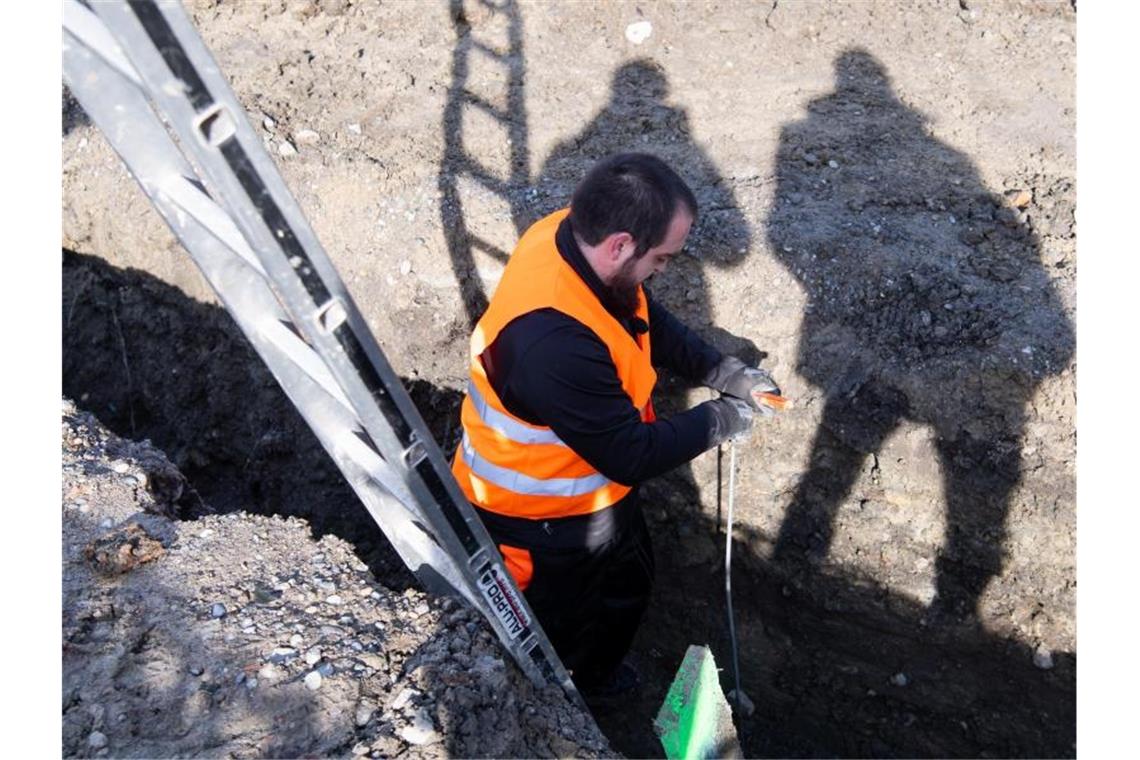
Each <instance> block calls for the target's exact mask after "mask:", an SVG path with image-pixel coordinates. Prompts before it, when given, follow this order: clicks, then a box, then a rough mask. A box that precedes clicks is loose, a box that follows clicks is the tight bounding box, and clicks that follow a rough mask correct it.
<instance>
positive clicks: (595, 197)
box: [570, 153, 697, 258]
mask: <svg viewBox="0 0 1140 760" xmlns="http://www.w3.org/2000/svg"><path fill="white" fill-rule="evenodd" d="M681 204H684V205H685V206H686V207H687V208H688V211H689V213H690V214H691V215H692V217H693V220H694V221H696V218H697V199H696V197H695V196H694V195H693V191H692V190H690V189H689V186H688V185H686V184H685V180H683V179H681V178H680V177H679V176H678V175H677V173H676V172H675V171H673V170H672V169H670V168H669V166H668V165H667V164H666V163H665V162H664V161H662V160H661V159H659V158H657V157H656V156H651V155H649V154H648V153H619V154H617V155H614V156H610V157H609V158H604V159H602V160H601V161H599V162H598V163H597V164H595V165H594V167H593V168H592V169H590V172H589V173H588V174H587V175H586V176H585V177H584V178H583V179H582V181H581V182H580V183H578V187H577V188H576V189H575V190H574V197H573V199H572V200H571V201H570V225H571V227H572V228H573V229H574V234H576V235H577V236H578V237H580V238H581V239H582V240H583V241H584V242H585V243H586V244H587V245H597V244H598V243H600V242H602V241H603V240H605V239H606V237H608V236H609V235H612V234H613V233H615V232H628V233H629V234H630V235H632V236H633V239H634V241H635V243H636V248H635V249H634V252H635V255H636V256H637V257H638V258H640V257H642V256H644V255H645V253H646V252H647V251H648V250H649V249H650V248H653V247H655V246H658V245H661V243H662V241H664V240H665V235H666V234H668V232H669V222H671V221H672V220H673V215H674V214H675V213H676V212H677V207H678V206H680V205H681Z"/></svg>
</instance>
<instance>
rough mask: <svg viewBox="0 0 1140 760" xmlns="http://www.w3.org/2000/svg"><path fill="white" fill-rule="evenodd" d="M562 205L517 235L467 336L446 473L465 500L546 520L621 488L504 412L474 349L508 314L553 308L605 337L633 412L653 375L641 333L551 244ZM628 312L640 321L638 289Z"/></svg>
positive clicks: (646, 403) (598, 503) (649, 412)
mask: <svg viewBox="0 0 1140 760" xmlns="http://www.w3.org/2000/svg"><path fill="white" fill-rule="evenodd" d="M568 213H569V209H563V210H561V211H556V212H555V213H553V214H551V215H550V216H547V217H545V218H543V219H540V220H539V221H538V222H536V223H535V224H534V225H533V226H531V228H530V229H528V230H527V231H526V233H525V234H523V236H522V239H520V240H519V242H518V245H517V246H516V247H515V250H514V253H512V254H511V258H510V260H509V261H508V262H507V266H506V268H505V269H504V270H503V277H502V279H501V280H500V282H499V287H498V289H497V290H496V291H495V295H494V298H492V299H491V305H490V306H489V307H488V308H487V311H486V313H484V314H483V317H482V318H481V319H480V320H479V323H478V324H477V325H476V326H475V332H474V334H473V335H472V336H471V357H470V358H471V379H470V382H469V383H468V386H467V397H466V398H464V399H463V408H462V413H461V419H462V422H463V440H462V442H461V443H460V446H459V449H458V450H457V451H456V452H455V460H454V461H453V462H452V473H453V474H454V475H455V479H456V480H457V481H459V487H460V488H462V489H463V492H464V493H465V494H466V495H467V498H468V500H470V501H471V503H473V504H475V505H476V506H478V507H481V508H482V509H486V510H488V511H490V512H495V513H498V514H502V515H508V516H512V517H524V518H530V519H535V520H539V519H545V518H550V517H569V516H572V515H583V514H589V513H591V512H596V511H598V510H600V509H605V508H606V507H609V506H611V505H613V504H615V503H617V502H618V501H619V500H620V499H621V498H622V497H623V496H625V495H626V494H627V493H629V491H630V487H629V486H626V485H622V484H621V483H617V482H615V481H612V480H610V479H609V478H607V477H606V476H605V475H602V474H601V473H600V472H598V471H597V470H595V469H594V468H593V467H592V466H591V465H590V464H589V463H588V462H586V460H584V459H582V457H580V456H578V454H577V453H575V452H574V450H573V449H571V448H570V447H569V446H567V445H566V444H565V443H563V442H562V441H561V440H560V439H559V438H558V436H557V435H555V433H554V431H553V430H551V429H550V428H549V427H543V426H536V425H533V424H531V423H529V422H525V421H524V420H522V419H520V418H518V417H516V416H515V415H513V414H511V413H510V412H509V411H507V409H506V407H505V406H503V402H502V401H501V400H500V399H499V397H498V396H497V395H496V394H495V390H494V389H493V388H492V387H491V383H490V382H489V381H488V380H487V373H486V370H485V369H484V368H483V363H482V362H481V361H480V360H479V357H480V355H481V354H482V353H483V351H484V350H485V349H486V348H487V346H489V345H491V344H492V343H493V342H494V340H495V338H497V337H498V335H499V331H500V330H502V329H503V328H504V327H506V326H507V325H508V324H509V323H510V322H511V321H512V320H514V319H515V318H517V317H520V316H522V315H523V314H527V313H529V312H532V311H535V310H536V309H544V308H553V309H557V310H558V311H560V312H562V313H563V314H566V315H567V316H569V317H572V318H574V319H575V320H577V321H578V322H581V323H582V324H583V325H585V326H586V327H588V328H589V329H591V330H592V331H593V332H594V334H595V335H597V336H598V338H599V339H600V340H601V341H602V342H603V343H604V344H605V345H606V347H607V348H608V349H609V351H610V358H611V359H613V363H614V367H615V368H616V369H617V374H618V378H619V379H620V380H621V386H622V389H623V390H625V392H626V394H628V395H629V398H630V401H632V402H633V405H634V406H635V407H636V408H637V409H639V410H641V419H642V420H643V421H645V422H652V421H653V420H654V419H656V417H655V415H654V413H653V405H652V404H651V403H650V400H649V395H650V393H651V392H652V390H653V386H654V384H655V383H656V382H657V372H656V371H655V370H654V369H653V365H652V364H651V363H650V350H649V333H643V334H642V335H640V336H639V337H638V338H636V339H635V338H634V337H633V336H631V335H630V334H629V332H628V331H626V329H625V328H624V327H622V326H621V324H620V323H619V322H618V321H617V319H615V318H614V317H613V315H612V314H610V313H609V312H608V311H606V308H605V306H603V305H602V303H601V302H600V301H599V300H598V297H597V296H596V295H595V294H594V292H593V291H592V290H590V287H589V286H588V285H587V284H586V283H585V282H583V281H582V278H581V277H579V276H578V273H577V272H575V271H574V269H573V267H571V266H570V265H569V264H567V263H566V261H565V260H563V258H562V256H561V254H559V252H558V248H557V247H556V246H555V244H554V235H555V232H556V231H557V229H558V225H559V224H560V223H561V222H562V220H563V219H564V218H565V217H566V215H567V214H568ZM637 298H638V305H637V316H639V317H640V318H641V319H643V320H645V321H646V322H648V321H649V308H648V304H647V302H646V300H645V293H644V292H643V291H642V290H641V288H640V287H639V288H638V293H637Z"/></svg>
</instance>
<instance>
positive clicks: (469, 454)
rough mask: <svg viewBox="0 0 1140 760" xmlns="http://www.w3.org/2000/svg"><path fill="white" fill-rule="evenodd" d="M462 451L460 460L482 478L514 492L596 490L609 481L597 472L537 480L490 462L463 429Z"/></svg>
mask: <svg viewBox="0 0 1140 760" xmlns="http://www.w3.org/2000/svg"><path fill="white" fill-rule="evenodd" d="M460 451H462V452H463V461H464V462H466V463H467V466H468V467H470V468H471V471H472V472H474V473H475V474H476V475H478V476H479V477H481V478H483V480H487V481H490V482H491V483H494V484H495V485H497V486H498V487H499V488H505V489H507V490H508V491H514V492H515V493H522V494H527V495H528V496H581V495H583V494H587V493H592V492H593V491H597V490H598V489H599V488H602V487H603V486H607V485H609V484H610V482H611V481H610V479H609V478H607V477H606V476H605V475H602V474H601V473H598V474H596V475H587V476H586V477H584V478H548V479H546V480H541V479H539V478H532V477H530V476H528V475H523V474H522V473H519V472H515V471H514V470H509V469H507V468H506V467H500V466H498V465H497V464H491V463H490V462H488V461H487V460H486V459H484V458H483V457H481V456H479V454H478V453H477V452H476V451H475V448H474V447H473V446H472V445H471V440H470V439H469V438H468V437H467V433H466V432H465V433H464V434H463V443H461V444H460Z"/></svg>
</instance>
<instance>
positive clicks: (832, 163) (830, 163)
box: [827, 158, 839, 169]
mask: <svg viewBox="0 0 1140 760" xmlns="http://www.w3.org/2000/svg"><path fill="white" fill-rule="evenodd" d="M827 165H828V166H830V167H831V168H832V169H838V168H839V162H838V161H836V160H835V159H834V158H833V159H831V160H830V161H828V162H827Z"/></svg>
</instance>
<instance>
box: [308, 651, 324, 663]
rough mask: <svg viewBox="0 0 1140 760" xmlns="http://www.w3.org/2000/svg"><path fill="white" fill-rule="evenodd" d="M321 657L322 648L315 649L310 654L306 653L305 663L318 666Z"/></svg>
mask: <svg viewBox="0 0 1140 760" xmlns="http://www.w3.org/2000/svg"><path fill="white" fill-rule="evenodd" d="M321 656H322V654H321V648H320V647H313V648H312V649H310V650H309V651H308V652H305V662H307V663H308V664H310V665H316V664H317V663H318V662H320V661H321Z"/></svg>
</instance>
